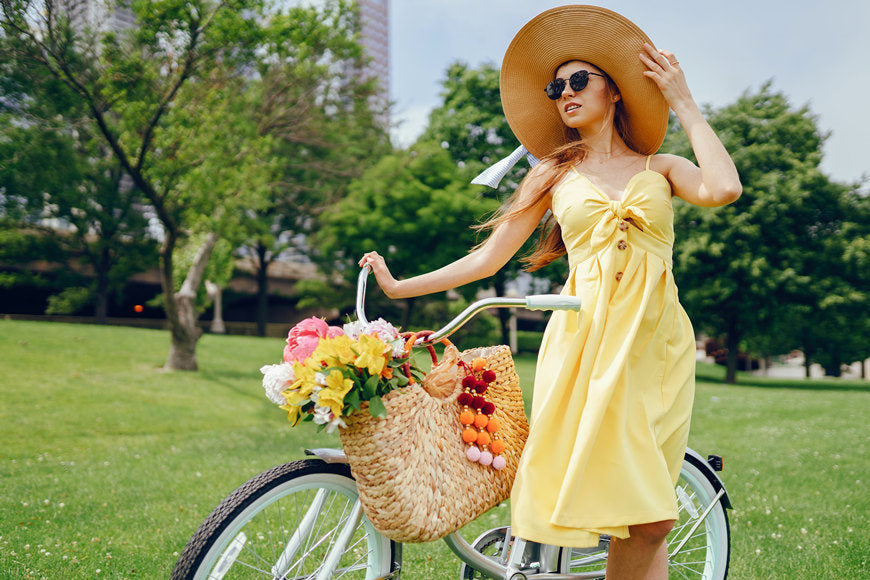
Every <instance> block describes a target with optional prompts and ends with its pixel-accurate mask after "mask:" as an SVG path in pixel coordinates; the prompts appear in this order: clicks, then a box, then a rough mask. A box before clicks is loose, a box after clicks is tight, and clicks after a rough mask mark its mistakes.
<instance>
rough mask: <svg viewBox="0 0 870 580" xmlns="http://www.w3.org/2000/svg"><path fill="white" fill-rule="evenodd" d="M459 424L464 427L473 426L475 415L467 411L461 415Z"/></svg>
mask: <svg viewBox="0 0 870 580" xmlns="http://www.w3.org/2000/svg"><path fill="white" fill-rule="evenodd" d="M459 422H460V423H462V424H463V425H471V424H472V423H474V413H472V412H471V411H469V410H468V409H465V410H464V411H462V412H461V413H459Z"/></svg>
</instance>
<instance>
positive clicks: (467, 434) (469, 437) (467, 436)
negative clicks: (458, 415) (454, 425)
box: [462, 427, 477, 443]
mask: <svg viewBox="0 0 870 580" xmlns="http://www.w3.org/2000/svg"><path fill="white" fill-rule="evenodd" d="M462 440H463V441H465V442H466V443H474V442H475V441H477V431H475V430H474V429H472V428H471V427H469V428H468V429H466V430H465V431H463V432H462Z"/></svg>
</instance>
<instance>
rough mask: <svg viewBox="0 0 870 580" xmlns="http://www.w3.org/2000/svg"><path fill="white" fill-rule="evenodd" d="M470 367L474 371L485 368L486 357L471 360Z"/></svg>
mask: <svg viewBox="0 0 870 580" xmlns="http://www.w3.org/2000/svg"><path fill="white" fill-rule="evenodd" d="M471 368H472V369H474V370H475V371H482V370H483V369H485V368H486V359H485V358H483V357H480V356H479V357H477V358H476V359H474V360H473V361H471Z"/></svg>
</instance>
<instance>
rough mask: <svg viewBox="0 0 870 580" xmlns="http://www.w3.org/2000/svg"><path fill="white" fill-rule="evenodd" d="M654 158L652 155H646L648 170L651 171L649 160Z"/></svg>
mask: <svg viewBox="0 0 870 580" xmlns="http://www.w3.org/2000/svg"><path fill="white" fill-rule="evenodd" d="M650 159H652V155H647V156H646V170H647V171H649V160H650Z"/></svg>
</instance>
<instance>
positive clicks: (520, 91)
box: [499, 5, 668, 158]
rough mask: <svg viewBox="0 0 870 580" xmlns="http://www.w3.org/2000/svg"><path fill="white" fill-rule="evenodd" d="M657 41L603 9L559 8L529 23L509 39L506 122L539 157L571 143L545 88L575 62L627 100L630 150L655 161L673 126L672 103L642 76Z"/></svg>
mask: <svg viewBox="0 0 870 580" xmlns="http://www.w3.org/2000/svg"><path fill="white" fill-rule="evenodd" d="M645 42H646V43H649V44H650V45H652V41H651V40H650V39H649V37H647V35H646V34H644V33H643V31H642V30H641V29H640V28H638V27H637V26H636V25H635V24H634V23H633V22H631V21H630V20H628V19H627V18H625V17H624V16H622V15H620V14H617V13H616V12H613V11H612V10H607V9H606V8H601V7H599V6H582V5H573V6H559V7H557V8H553V9H551V10H547V11H546V12H542V13H541V14H539V15H538V16H536V17H535V18H533V19H532V20H530V21H529V22H528V23H527V24H526V25H525V26H523V28H522V29H520V31H519V32H518V33H517V35H516V36H515V37H514V39H513V40H512V41H511V44H510V46H509V47H508V49H507V52H506V53H505V56H504V61H503V62H502V67H501V75H500V83H499V84H500V89H501V101H502V107H503V109H504V114H505V117H506V118H507V121H508V124H509V125H510V127H511V130H513V132H514V135H516V137H517V139H519V141H520V143H522V144H523V145H525V147H526V149H528V150H529V151H530V152H531V153H532V154H533V155H535V156H536V157H538V158H541V157H546V156H547V155H549V154H550V153H552V152H553V151H554V150H555V149H556V148H557V147H559V146H561V145H564V144H565V143H566V142H567V141H566V138H565V132H564V127H565V125H564V123H563V122H562V118H561V116H560V115H559V112H558V110H557V108H556V106H555V105H554V104H553V101H551V100H550V99H549V98H548V97H547V95H546V93H545V92H544V87H545V86H546V85H547V83H549V82H550V81H551V80H553V75H554V74H555V72H556V69H557V67H559V66H560V65H561V64H563V63H565V62H568V61H571V60H581V61H584V62H588V63H589V64H592V65H595V66H596V67H598V68H599V69H601V70H602V71H604V72H605V73H607V74H608V75H609V76H610V78H611V79H613V82H615V83H616V86H617V87H619V92H620V94H621V96H622V101H623V103H624V107H625V112H626V116H627V119H626V120H627V125H628V131H629V133H630V136H631V146H632V147H633V148H634V149H635V150H636V151H637V152H638V153H643V154H645V155H650V154H653V153H655V152H656V151H658V149H659V147H661V144H662V142H663V141H664V138H665V133H666V132H667V128H668V103H667V101H666V100H665V98H664V96H662V93H661V91H660V90H659V88H658V87H657V86H656V84H655V83H654V82H653V81H652V80H651V79H648V78H647V77H645V76H644V74H643V72H644V71H645V70H647V69H646V67H645V66H644V65H643V63H642V62H641V61H640V58H639V55H640V53H641V52H643V50H644V48H643V44H644V43H645Z"/></svg>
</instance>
